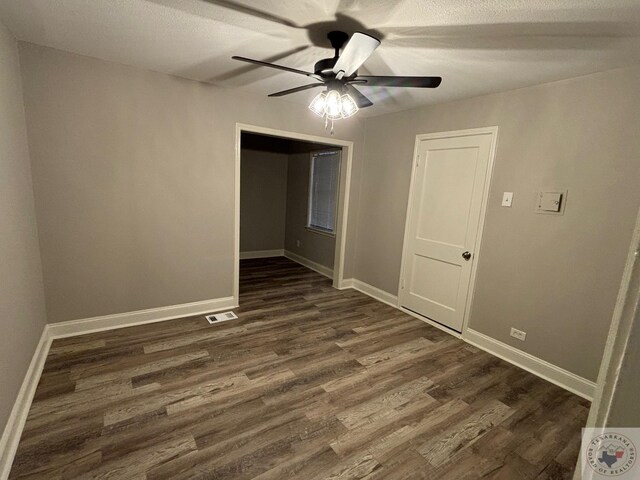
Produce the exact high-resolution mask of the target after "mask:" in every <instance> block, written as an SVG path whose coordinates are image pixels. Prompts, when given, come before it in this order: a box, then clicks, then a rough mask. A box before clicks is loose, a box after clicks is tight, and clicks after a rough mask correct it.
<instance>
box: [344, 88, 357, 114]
mask: <svg viewBox="0 0 640 480" xmlns="http://www.w3.org/2000/svg"><path fill="white" fill-rule="evenodd" d="M357 112H358V105H357V104H356V102H355V100H354V99H353V98H351V95H349V94H348V93H345V94H344V95H343V96H342V118H348V117H350V116H351V115H355V114H356V113H357Z"/></svg>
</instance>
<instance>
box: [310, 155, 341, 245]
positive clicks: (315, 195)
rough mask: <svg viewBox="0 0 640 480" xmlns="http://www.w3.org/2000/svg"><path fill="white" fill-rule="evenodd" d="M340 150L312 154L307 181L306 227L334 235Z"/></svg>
mask: <svg viewBox="0 0 640 480" xmlns="http://www.w3.org/2000/svg"><path fill="white" fill-rule="evenodd" d="M340 153H341V151H340V150H330V151H324V152H314V153H313V154H312V155H311V176H310V179H309V215H308V221H307V227H308V228H310V229H311V230H315V231H317V232H321V233H326V234H329V235H335V231H336V207H337V204H338V179H339V178H340Z"/></svg>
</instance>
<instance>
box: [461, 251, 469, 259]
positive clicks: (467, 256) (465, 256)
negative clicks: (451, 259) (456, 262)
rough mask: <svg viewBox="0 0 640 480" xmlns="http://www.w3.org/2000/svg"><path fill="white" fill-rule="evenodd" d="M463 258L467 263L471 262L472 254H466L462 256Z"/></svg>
mask: <svg viewBox="0 0 640 480" xmlns="http://www.w3.org/2000/svg"><path fill="white" fill-rule="evenodd" d="M462 258H464V259H465V260H466V261H469V260H470V259H471V252H464V253H463V254H462Z"/></svg>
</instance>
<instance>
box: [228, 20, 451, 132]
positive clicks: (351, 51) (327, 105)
mask: <svg viewBox="0 0 640 480" xmlns="http://www.w3.org/2000/svg"><path fill="white" fill-rule="evenodd" d="M327 38H328V39H329V41H330V42H331V46H332V47H333V49H334V50H335V55H334V56H333V57H332V58H324V59H322V60H320V61H318V62H316V64H315V66H314V69H313V70H314V71H313V72H305V71H303V70H298V69H296V68H290V67H285V66H283V65H276V64H274V63H268V62H262V61H260V60H253V59H251V58H246V57H239V56H234V57H232V58H233V59H234V60H240V61H242V62H247V63H252V64H255V65H259V66H264V67H270V68H276V69H278V70H284V71H286V72H291V73H297V74H299V75H304V76H306V77H309V78H313V79H314V80H316V82H315V83H310V84H307V85H302V86H300V87H295V88H290V89H288V90H283V91H281V92H276V93H272V94H270V95H269V96H270V97H282V96H284V95H289V94H291V93H296V92H301V91H303V90H309V89H312V88H317V87H324V86H326V91H325V92H322V93H320V94H319V95H317V96H316V97H315V98H314V99H313V101H312V102H311V104H310V105H309V109H310V110H311V111H312V112H314V113H315V114H317V115H318V116H320V117H324V118H325V119H326V120H327V121H328V120H331V121H332V122H333V120H338V119H340V118H347V117H350V116H352V115H354V114H355V113H356V112H357V111H358V109H360V108H365V107H370V106H371V105H373V102H372V101H371V100H369V99H368V98H367V97H366V96H365V95H363V94H362V93H361V92H360V91H359V90H358V89H357V88H356V87H355V86H354V85H362V86H367V87H413V88H436V87H437V86H438V85H440V82H441V81H442V78H441V77H399V76H372V75H358V68H360V66H361V65H362V64H363V63H364V62H365V61H366V60H367V58H369V57H370V56H371V54H372V53H373V52H374V50H375V49H376V48H378V46H379V45H380V40H378V39H377V38H375V37H372V36H371V35H367V34H366V33H361V32H356V33H354V34H353V35H352V36H351V39H349V35H348V34H346V33H345V32H341V31H333V32H329V33H328V34H327ZM347 40H349V42H348V43H347V44H346V46H345V42H347ZM343 46H344V49H343V48H342V47H343ZM341 49H342V54H340V50H341Z"/></svg>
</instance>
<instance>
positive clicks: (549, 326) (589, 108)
mask: <svg viewBox="0 0 640 480" xmlns="http://www.w3.org/2000/svg"><path fill="white" fill-rule="evenodd" d="M445 82H446V79H445ZM639 84H640V68H639V67H633V68H627V69H620V70H613V71H609V72H605V73H600V74H595V75H589V76H584V77H580V78H575V79H570V80H566V81H561V82H555V83H550V84H545V85H538V86H534V87H530V88H523V89H520V90H514V91H510V92H505V93H500V94H495V95H488V96H483V97H478V98H473V99H469V100H464V101H459V102H454V103H448V104H442V105H436V106H433V107H429V108H421V109H416V110H412V111H407V112H402V113H398V114H391V115H385V116H381V117H375V118H371V119H367V120H366V145H365V154H364V158H365V162H364V171H363V176H362V179H361V181H362V184H361V196H360V200H359V205H360V212H359V219H358V241H357V248H356V251H357V256H358V257H357V267H356V278H358V279H360V280H363V281H365V282H367V283H369V284H371V285H373V286H376V287H378V288H381V289H383V290H385V291H387V292H390V293H393V294H397V291H398V280H399V273H400V263H401V254H402V243H403V236H404V226H405V216H406V208H407V199H408V190H409V182H410V175H411V164H412V156H413V148H414V142H415V136H416V135H417V134H420V133H430V132H438V131H448V130H460V129H468V128H474V127H483V126H490V125H498V126H499V127H500V133H499V136H498V149H497V157H496V163H495V169H494V174H493V182H492V186H491V191H490V195H489V205H488V209H487V217H486V223H485V231H484V238H483V240H482V249H481V252H480V255H481V258H480V259H479V265H478V276H477V284H476V292H475V297H474V301H473V305H472V310H471V318H470V326H471V328H473V329H475V330H478V331H480V332H482V333H484V334H486V335H489V336H490V337H493V338H495V339H497V340H500V341H502V342H504V343H507V344H510V345H513V346H514V347H516V348H519V349H522V350H524V351H526V352H528V353H530V354H532V355H535V356H536V357H539V358H542V359H544V360H546V361H548V362H551V363H553V364H555V365H558V366H560V367H562V368H565V369H567V370H569V371H571V372H574V373H576V374H578V375H580V376H583V377H586V378H588V379H591V380H595V379H596V376H597V373H598V367H599V364H600V360H601V358H602V353H603V349H604V343H605V340H606V336H607V332H608V328H609V324H610V322H611V316H612V312H613V306H614V302H615V299H616V294H617V290H618V287H619V285H620V279H621V276H622V270H623V266H624V262H625V257H626V252H627V249H628V246H629V241H630V239H631V233H632V229H633V225H634V221H635V215H636V212H637V209H638V205H639V203H640V188H638V185H639V184H640V161H639V159H638V152H640V135H638V132H640V90H639V89H638V85H639ZM540 188H562V189H564V188H567V189H568V190H569V195H568V202H567V207H566V212H565V215H564V216H550V215H535V214H534V213H533V208H534V201H535V196H536V192H537V190H538V189H540ZM505 191H508V192H514V200H513V207H512V208H502V207H500V201H501V197H502V192H505ZM511 326H514V327H516V328H518V329H521V330H524V331H526V332H527V340H526V342H525V343H522V342H520V341H518V340H515V339H513V338H511V337H510V336H509V328H510V327H511Z"/></svg>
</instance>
